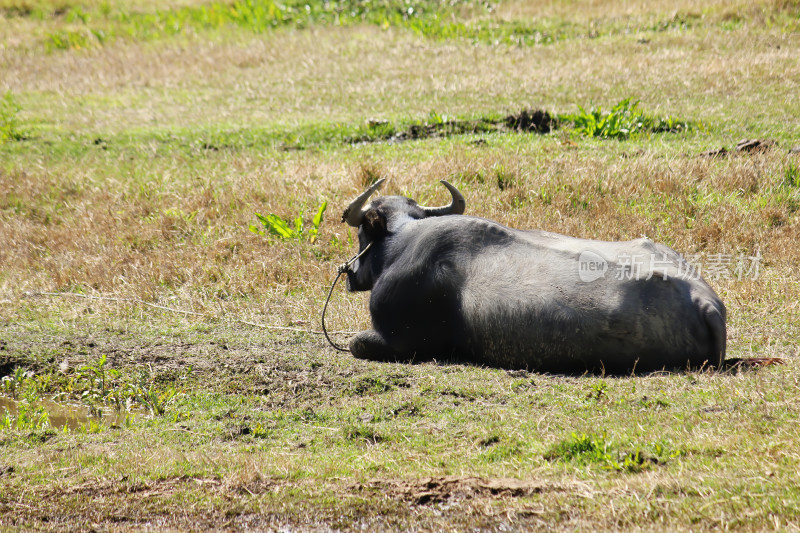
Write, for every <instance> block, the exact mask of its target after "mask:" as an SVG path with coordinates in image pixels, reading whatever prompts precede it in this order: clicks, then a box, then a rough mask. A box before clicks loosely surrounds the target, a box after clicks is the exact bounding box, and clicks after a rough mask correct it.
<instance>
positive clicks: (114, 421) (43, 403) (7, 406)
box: [0, 396, 129, 431]
mask: <svg viewBox="0 0 800 533" xmlns="http://www.w3.org/2000/svg"><path fill="white" fill-rule="evenodd" d="M19 404H20V402H19V401H17V400H13V399H11V398H8V397H5V396H0V415H2V414H5V412H6V411H8V413H9V414H10V415H11V416H16V415H17V414H18V413H19ZM33 407H34V408H36V407H44V409H45V411H47V416H48V420H49V422H50V427H52V428H54V429H64V428H65V427H66V428H67V429H69V430H70V431H72V430H76V429H81V428H82V427H84V426H86V425H88V423H89V422H90V421H92V422H95V423H101V422H102V423H103V424H104V425H106V426H120V425H122V424H123V423H124V422H125V417H126V416H127V415H128V414H129V413H125V412H119V413H118V412H116V411H115V410H114V409H112V408H105V409H103V411H104V414H103V415H102V416H99V417H98V416H91V415H90V414H89V408H88V407H86V406H85V405H69V404H62V403H57V402H52V401H49V400H40V401H37V402H34V403H33Z"/></svg>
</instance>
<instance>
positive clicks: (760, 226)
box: [0, 138, 800, 328]
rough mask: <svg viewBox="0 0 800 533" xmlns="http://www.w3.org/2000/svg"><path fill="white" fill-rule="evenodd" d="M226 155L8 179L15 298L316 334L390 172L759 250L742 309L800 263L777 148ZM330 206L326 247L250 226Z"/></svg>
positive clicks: (8, 293)
mask: <svg viewBox="0 0 800 533" xmlns="http://www.w3.org/2000/svg"><path fill="white" fill-rule="evenodd" d="M218 157H219V158H220V159H217V158H215V157H212V158H211V160H209V161H207V173H206V174H205V175H204V177H202V178H199V177H197V178H193V179H177V180H176V179H173V178H171V175H170V168H158V166H159V165H160V164H159V165H157V168H152V169H150V170H149V171H148V174H149V175H151V176H152V177H150V178H145V179H138V180H135V181H133V182H126V181H124V180H120V179H119V178H103V177H101V176H88V175H85V174H83V173H82V172H78V173H75V174H69V175H63V174H61V173H60V172H54V173H51V172H38V171H28V172H19V171H17V172H8V173H2V174H0V207H2V213H3V216H2V218H0V224H2V226H1V227H2V231H0V264H3V265H4V269H3V270H4V276H3V280H2V295H0V296H1V297H2V298H4V299H8V300H16V299H18V298H19V297H20V296H21V295H22V294H23V293H24V292H25V291H72V290H76V289H79V290H83V291H89V292H90V293H92V294H105V295H115V296H118V297H125V298H140V299H143V300H146V301H151V302H154V303H159V304H162V305H167V304H169V305H171V306H176V305H177V306H178V307H180V308H183V309H188V310H193V311H196V312H204V313H209V314H212V315H218V314H219V313H220V311H223V312H230V313H239V314H241V315H242V316H243V317H248V318H249V319H257V320H258V321H260V322H267V323H271V324H276V325H289V324H291V323H292V322H295V321H298V320H299V321H303V322H306V323H316V316H317V313H318V312H319V305H320V302H321V300H320V299H321V297H322V296H323V295H324V293H325V287H326V285H327V283H329V281H330V280H331V279H332V275H333V272H334V268H335V266H336V265H337V264H339V263H340V262H342V261H343V260H344V259H345V258H346V257H347V256H349V255H350V254H351V253H352V252H353V251H354V246H353V245H352V244H347V243H348V238H351V239H352V238H354V234H353V235H350V237H348V229H347V228H346V227H345V226H344V225H341V224H339V220H338V217H339V213H340V212H341V210H342V209H343V206H344V205H345V203H346V201H347V200H348V199H349V198H350V197H351V196H353V195H355V194H356V192H357V191H359V190H360V189H361V187H362V186H363V183H364V182H365V181H367V180H369V179H371V178H374V177H375V176H385V177H389V178H390V181H389V182H388V184H387V186H386V190H385V191H384V193H386V194H405V195H409V196H412V197H415V198H416V199H418V200H419V201H420V202H422V203H427V204H430V205H432V204H439V203H443V202H444V201H445V200H444V196H446V195H445V194H444V191H443V189H442V188H441V186H439V185H438V180H440V179H448V180H451V181H453V182H454V183H456V184H457V185H458V186H459V187H461V188H462V190H463V191H464V192H465V194H466V196H467V199H468V212H469V213H470V214H475V215H478V216H484V217H487V218H491V219H495V220H498V221H501V222H503V223H505V224H507V225H510V226H513V227H519V228H524V229H544V230H548V231H555V232H559V233H564V234H568V235H573V236H578V237H585V238H594V239H603V240H620V239H631V238H638V237H640V236H648V237H651V238H653V239H655V240H657V241H661V242H667V243H668V244H670V245H671V246H673V247H674V248H675V249H677V250H679V251H681V252H683V253H690V254H696V253H700V254H705V257H706V258H708V257H709V256H710V254H717V253H726V254H732V255H733V256H736V255H738V254H740V253H745V254H747V255H750V254H752V253H754V252H755V251H756V249H759V250H760V252H761V254H762V255H763V256H764V265H765V268H766V270H765V271H764V278H762V280H761V281H759V282H753V283H742V282H738V281H736V280H733V281H730V282H729V283H727V284H726V282H725V281H724V280H721V282H722V286H723V287H725V292H726V296H727V297H728V298H730V299H734V300H738V301H745V302H746V301H751V297H750V296H749V295H750V294H752V292H753V291H756V292H758V291H761V290H764V285H763V284H764V283H765V281H764V279H771V278H775V276H777V277H778V279H781V278H783V277H786V276H791V275H792V270H793V268H794V266H793V265H796V264H797V263H798V261H800V257H799V256H798V252H797V247H796V246H795V243H796V242H797V240H798V237H799V236H798V228H800V225H799V224H798V219H797V214H796V209H797V202H798V198H797V196H798V193H797V191H796V190H793V189H788V190H787V189H785V188H783V186H782V180H783V179H784V177H783V174H782V172H783V169H784V168H785V167H786V166H787V165H788V164H790V162H791V161H792V159H791V158H789V157H787V156H785V155H784V154H783V153H782V152H780V151H778V150H775V151H771V152H768V153H765V154H760V155H754V156H731V157H730V158H728V159H724V160H714V159H709V158H698V157H693V156H692V157H686V156H682V155H676V156H674V157H671V158H664V157H663V156H659V155H656V154H650V153H642V154H636V155H634V156H632V157H628V158H616V157H611V158H609V157H607V156H593V155H587V154H586V153H584V152H583V151H579V150H575V149H573V148H571V147H570V146H564V145H562V144H561V143H560V141H559V140H558V139H555V138H554V139H542V140H541V141H538V142H537V143H535V145H534V146H533V147H532V149H531V150H530V152H529V153H524V152H523V153H521V152H517V153H515V154H513V155H511V154H507V153H505V152H503V151H497V150H492V149H481V148H473V147H464V148H457V149H456V150H455V151H454V152H453V153H450V154H445V155H442V156H435V157H430V158H428V159H426V160H423V161H410V160H407V159H389V160H384V161H375V160H374V159H362V158H359V157H356V158H354V159H353V162H352V163H344V164H342V163H341V162H335V161H332V160H329V159H328V157H327V156H324V155H322V156H316V157H311V158H309V157H308V156H307V155H302V156H298V157H290V158H288V159H286V160H284V161H282V162H281V163H280V164H278V163H276V162H275V161H264V160H260V159H255V158H251V157H248V156H245V155H239V156H218ZM784 190H786V191H787V192H786V193H782V192H781V191H784ZM787 194H788V197H787V196H786V195H787ZM323 198H328V199H330V200H331V205H330V208H329V211H328V212H327V213H326V215H327V216H326V219H325V222H324V224H323V226H322V231H321V233H320V237H319V240H318V242H317V243H315V244H309V243H306V242H288V243H286V242H280V241H278V240H276V239H275V238H264V237H259V236H256V235H253V234H252V233H250V232H249V231H248V229H247V228H248V226H249V225H250V224H253V223H256V220H255V217H254V212H275V213H276V214H278V215H280V216H283V217H284V218H291V217H293V216H295V215H296V214H298V213H299V212H300V211H301V210H302V209H305V213H304V214H305V216H306V219H307V220H308V218H310V216H311V214H312V211H313V209H314V208H315V207H316V206H317V205H318V203H319V202H320V201H321V200H322V199H323ZM762 204H764V205H763V206H762ZM351 242H352V241H351ZM338 243H343V244H338ZM786 289H787V290H789V291H790V293H789V294H785V295H784V296H783V297H781V298H779V299H778V301H781V302H784V303H788V302H790V301H792V299H793V298H794V295H795V294H796V292H797V286H796V285H793V284H790V285H787V287H786ZM289 294H291V295H293V296H292V300H293V303H292V304H291V305H287V295H289ZM348 298H349V297H348ZM361 301H362V300H360V299H359V298H358V297H355V298H353V302H356V303H355V305H357V306H360V305H361V304H360V303H358V302H361ZM345 305H346V304H345ZM734 309H736V307H735V306H734ZM349 311H352V307H350V308H349ZM349 311H348V314H350V313H349ZM357 314H358V315H361V316H360V317H359V318H358V319H356V320H353V319H348V320H347V321H346V322H347V324H342V325H341V326H342V327H345V328H353V327H356V326H358V325H362V326H363V324H364V320H365V318H366V317H365V316H364V312H363V309H362V310H361V311H360V312H358V313H357ZM734 314H736V311H734Z"/></svg>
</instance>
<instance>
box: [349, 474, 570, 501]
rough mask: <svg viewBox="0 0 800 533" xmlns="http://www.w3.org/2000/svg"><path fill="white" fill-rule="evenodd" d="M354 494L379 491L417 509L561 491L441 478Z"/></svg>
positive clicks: (370, 485)
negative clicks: (441, 504)
mask: <svg viewBox="0 0 800 533" xmlns="http://www.w3.org/2000/svg"><path fill="white" fill-rule="evenodd" d="M355 490H356V491H363V490H367V491H380V492H382V493H384V494H385V495H387V496H389V497H394V498H398V499H402V500H404V501H407V502H409V503H413V504H416V505H428V504H435V503H441V502H445V501H449V500H463V499H474V498H519V497H524V496H531V495H534V494H540V493H542V492H552V491H562V490H564V488H563V487H561V486H558V485H550V484H544V483H539V482H534V481H523V480H519V479H512V478H488V479H487V478H481V477H474V476H466V477H465V476H440V477H431V478H427V479H418V480H407V481H398V480H375V481H368V482H367V483H364V484H359V485H356V486H355Z"/></svg>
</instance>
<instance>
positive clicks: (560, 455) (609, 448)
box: [544, 433, 680, 473]
mask: <svg viewBox="0 0 800 533" xmlns="http://www.w3.org/2000/svg"><path fill="white" fill-rule="evenodd" d="M649 448H652V453H651V452H648V451H647V450H644V449H643V448H642V447H639V446H637V447H634V448H633V449H632V450H630V451H623V450H620V449H618V448H617V447H616V446H614V445H612V444H611V443H610V442H608V441H607V440H606V437H605V434H603V435H586V434H585V433H582V434H577V433H572V435H571V436H570V437H569V438H568V439H566V440H564V441H561V442H559V443H558V444H556V445H554V446H553V447H552V448H550V450H549V451H548V452H547V453H546V454H545V455H544V458H545V459H547V460H548V461H562V462H575V463H578V464H579V465H582V466H586V465H597V466H600V467H601V468H604V469H608V470H616V471H618V472H631V473H635V472H641V471H643V470H646V469H648V468H650V467H651V466H652V465H656V464H660V463H662V462H663V461H662V457H669V458H674V457H677V456H678V455H680V454H679V453H678V454H676V453H669V451H668V450H667V448H666V447H665V446H664V445H663V444H661V443H653V444H652V445H650V446H649Z"/></svg>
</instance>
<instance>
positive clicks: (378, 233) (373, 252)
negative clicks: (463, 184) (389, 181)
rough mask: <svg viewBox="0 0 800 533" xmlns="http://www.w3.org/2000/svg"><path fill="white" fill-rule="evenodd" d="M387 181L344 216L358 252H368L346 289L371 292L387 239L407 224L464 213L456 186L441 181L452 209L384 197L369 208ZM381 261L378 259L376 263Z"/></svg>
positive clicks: (352, 204)
mask: <svg viewBox="0 0 800 533" xmlns="http://www.w3.org/2000/svg"><path fill="white" fill-rule="evenodd" d="M385 180H386V178H383V179H380V180H378V181H377V182H375V183H374V184H373V185H372V186H370V187H369V188H368V189H367V190H366V191H364V192H363V193H361V194H360V195H359V196H358V197H356V198H355V199H354V200H353V201H352V202H350V205H348V206H347V208H346V209H345V210H344V213H342V222H346V223H347V224H348V225H350V226H353V227H355V228H358V247H359V248H358V251H359V253H361V252H363V251H364V250H365V248H366V247H367V246H370V250H368V251H367V253H365V254H364V255H363V256H362V257H361V258H359V259H358V261H356V263H355V264H354V265H353V267H352V268H351V269H350V270H348V271H347V289H348V290H350V291H368V290H371V289H372V286H373V283H374V282H375V279H377V277H378V276H379V275H380V273H381V271H382V270H383V259H382V258H383V257H384V254H386V253H387V251H388V250H387V246H386V242H385V241H386V237H387V236H390V235H392V234H394V233H397V232H398V231H399V230H400V228H402V227H403V226H404V225H405V224H407V223H408V222H411V221H414V220H420V219H424V218H428V217H439V216H444V215H460V214H463V213H464V209H465V208H466V205H467V203H466V201H465V200H464V196H463V195H462V194H461V193H460V192H459V190H458V189H456V188H455V187H454V186H453V185H451V184H450V183H448V182H447V181H445V180H442V182H441V183H442V185H444V186H445V187H447V190H449V191H450V195H451V196H452V200H451V202H450V204H449V205H445V206H441V207H425V206H421V205H419V204H417V202H415V201H414V200H412V199H411V198H405V197H403V196H381V197H380V198H376V199H375V200H373V201H372V202H370V203H369V204H368V205H366V206H365V205H364V204H365V203H366V202H367V200H369V198H370V197H371V196H372V195H373V194H375V192H376V191H377V190H378V189H379V188H380V186H381V185H383V182H384V181H385ZM376 258H379V259H376Z"/></svg>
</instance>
